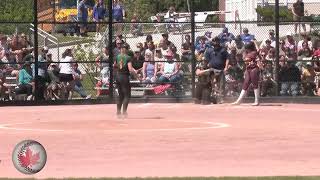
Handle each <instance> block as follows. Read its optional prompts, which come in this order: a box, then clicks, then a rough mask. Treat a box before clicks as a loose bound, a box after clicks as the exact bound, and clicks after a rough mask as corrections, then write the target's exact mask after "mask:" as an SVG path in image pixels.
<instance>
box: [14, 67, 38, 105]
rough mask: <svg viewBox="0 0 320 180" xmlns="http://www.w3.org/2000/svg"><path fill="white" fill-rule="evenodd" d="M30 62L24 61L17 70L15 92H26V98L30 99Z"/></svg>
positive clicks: (31, 90) (31, 88)
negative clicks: (17, 79)
mask: <svg viewBox="0 0 320 180" xmlns="http://www.w3.org/2000/svg"><path fill="white" fill-rule="evenodd" d="M31 74H32V70H31V62H25V63H24V65H23V66H22V69H21V70H20V71H19V81H18V88H17V89H16V94H17V95H19V94H27V100H31V99H32V97H33V95H32V93H33V86H34V84H33V82H32V79H33V78H32V75H31Z"/></svg>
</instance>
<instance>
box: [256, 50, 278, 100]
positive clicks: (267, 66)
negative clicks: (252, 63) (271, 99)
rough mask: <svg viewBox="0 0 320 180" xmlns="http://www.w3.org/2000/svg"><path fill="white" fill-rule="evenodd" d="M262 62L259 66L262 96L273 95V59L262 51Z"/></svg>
mask: <svg viewBox="0 0 320 180" xmlns="http://www.w3.org/2000/svg"><path fill="white" fill-rule="evenodd" d="M260 57H261V59H260V62H259V64H260V65H259V67H260V69H261V77H262V82H261V96H263V97H264V96H268V95H272V89H273V88H274V84H275V83H274V82H275V81H274V80H273V68H272V61H268V60H267V58H266V57H267V54H266V53H265V52H262V53H261V54H260Z"/></svg>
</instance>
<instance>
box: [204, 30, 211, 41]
mask: <svg viewBox="0 0 320 180" xmlns="http://www.w3.org/2000/svg"><path fill="white" fill-rule="evenodd" d="M211 35H212V32H210V31H207V32H205V33H204V37H205V38H206V44H209V43H210V42H211V39H212V36H211Z"/></svg>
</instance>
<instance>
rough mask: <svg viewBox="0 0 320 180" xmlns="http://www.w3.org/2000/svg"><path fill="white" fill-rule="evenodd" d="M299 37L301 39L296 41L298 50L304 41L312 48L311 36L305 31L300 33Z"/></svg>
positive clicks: (301, 47)
mask: <svg viewBox="0 0 320 180" xmlns="http://www.w3.org/2000/svg"><path fill="white" fill-rule="evenodd" d="M301 37H302V38H303V39H302V40H301V41H299V42H298V47H297V48H298V52H299V51H300V50H302V49H303V46H302V44H303V43H304V42H306V43H308V47H309V49H311V50H312V49H313V45H312V42H311V38H310V37H309V36H308V35H307V33H301Z"/></svg>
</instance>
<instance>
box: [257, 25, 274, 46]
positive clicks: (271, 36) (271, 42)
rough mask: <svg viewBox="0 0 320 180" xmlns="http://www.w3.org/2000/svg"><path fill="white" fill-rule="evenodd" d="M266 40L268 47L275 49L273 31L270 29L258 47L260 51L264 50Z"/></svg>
mask: <svg viewBox="0 0 320 180" xmlns="http://www.w3.org/2000/svg"><path fill="white" fill-rule="evenodd" d="M267 40H270V45H271V47H273V48H275V47H276V37H275V35H274V30H273V29H270V30H269V37H268V38H267V39H264V40H263V41H262V43H261V45H260V49H263V48H265V46H266V42H267Z"/></svg>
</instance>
